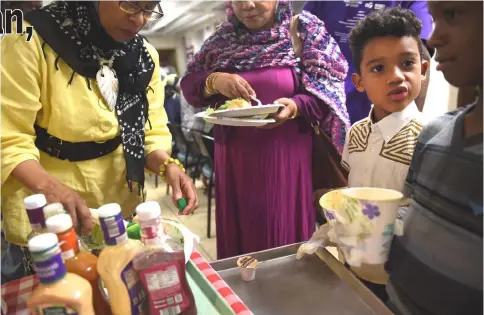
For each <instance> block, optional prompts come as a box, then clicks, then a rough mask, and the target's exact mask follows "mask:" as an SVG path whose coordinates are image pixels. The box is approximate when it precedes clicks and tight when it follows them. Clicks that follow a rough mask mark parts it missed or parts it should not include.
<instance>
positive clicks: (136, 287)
mask: <svg viewBox="0 0 484 315" xmlns="http://www.w3.org/2000/svg"><path fill="white" fill-rule="evenodd" d="M121 279H123V282H124V284H125V285H126V288H127V289H128V294H129V298H130V300H131V314H132V315H140V314H143V304H144V302H145V300H146V294H145V291H144V289H143V284H142V283H141V282H140V280H139V278H138V274H137V273H136V271H135V270H134V269H133V264H132V263H129V264H128V265H127V266H126V267H125V268H124V269H123V271H122V272H121Z"/></svg>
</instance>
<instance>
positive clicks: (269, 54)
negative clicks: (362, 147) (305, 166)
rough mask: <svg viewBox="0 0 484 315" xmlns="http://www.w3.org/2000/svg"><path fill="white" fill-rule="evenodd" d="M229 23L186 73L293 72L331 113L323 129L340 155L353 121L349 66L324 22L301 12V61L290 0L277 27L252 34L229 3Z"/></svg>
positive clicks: (278, 14)
mask: <svg viewBox="0 0 484 315" xmlns="http://www.w3.org/2000/svg"><path fill="white" fill-rule="evenodd" d="M226 5H227V16H228V20H227V21H226V22H224V23H222V24H221V25H220V26H219V27H218V28H217V30H216V31H215V33H214V34H213V35H212V36H210V37H209V38H208V39H207V40H206V41H205V42H204V44H203V45H202V48H201V49H200V51H199V52H197V53H196V54H195V56H194V57H193V59H192V61H191V62H190V63H189V64H188V70H187V74H189V73H192V72H198V71H210V70H215V69H218V70H220V69H237V70H238V71H250V70H252V69H257V68H266V67H294V69H295V70H296V73H297V74H298V76H299V78H300V81H301V82H302V88H303V89H304V90H305V91H306V92H308V93H310V94H312V95H315V96H316V97H318V98H319V99H320V100H322V101H323V102H324V103H325V104H327V105H328V106H329V108H330V114H329V115H328V116H327V117H326V118H325V119H324V121H322V122H318V121H310V122H311V123H312V124H320V125H321V127H322V128H323V130H324V131H325V132H326V133H327V134H328V135H330V136H331V139H332V142H333V144H334V146H335V147H336V148H337V149H338V151H339V152H340V153H341V152H342V149H343V145H344V139H345V136H346V131H347V130H348V129H349V127H350V120H349V116H348V112H347V110H346V105H345V104H346V95H345V89H344V82H345V78H346V74H347V72H348V63H347V62H346V59H345V57H344V56H343V54H342V53H341V51H340V49H339V46H338V44H337V42H336V41H335V40H334V39H333V38H332V37H331V35H330V34H329V33H328V31H327V30H326V28H325V27H324V23H323V22H322V21H321V20H319V19H318V18H317V17H316V16H314V15H312V14H311V13H309V12H307V11H303V12H302V13H301V14H300V16H299V33H300V34H299V37H300V39H301V41H302V44H303V51H302V56H301V60H300V59H299V58H296V57H295V55H294V49H293V47H292V43H291V35H290V33H289V26H290V23H291V17H292V15H293V10H292V5H291V2H290V1H282V0H280V1H278V3H277V9H276V19H275V25H274V28H272V29H270V30H264V31H259V32H249V31H248V30H246V29H245V28H244V27H243V26H242V24H241V22H239V21H238V20H237V18H236V16H235V13H234V11H233V9H232V5H231V2H228V3H226Z"/></svg>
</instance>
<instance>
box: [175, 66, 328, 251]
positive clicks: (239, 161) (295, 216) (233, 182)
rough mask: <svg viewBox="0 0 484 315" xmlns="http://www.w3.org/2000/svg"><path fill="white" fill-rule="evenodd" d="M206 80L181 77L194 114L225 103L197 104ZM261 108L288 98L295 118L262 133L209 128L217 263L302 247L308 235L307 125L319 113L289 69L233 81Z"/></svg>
mask: <svg viewBox="0 0 484 315" xmlns="http://www.w3.org/2000/svg"><path fill="white" fill-rule="evenodd" d="M209 74H210V72H196V73H192V74H189V75H188V76H186V77H185V78H184V79H183V80H182V82H181V86H182V89H183V93H184V96H185V97H186V99H187V101H188V103H190V104H191V105H192V106H194V107H200V106H207V105H213V104H214V103H219V104H221V103H223V102H224V101H225V99H224V98H222V97H221V96H218V97H213V98H211V99H209V100H206V99H204V98H203V96H202V95H203V89H204V86H205V79H206V77H207V76H208V75H209ZM238 74H239V75H241V76H242V77H243V78H244V79H246V80H247V81H248V82H249V84H250V85H251V86H252V88H253V89H254V90H255V92H256V94H257V97H258V98H259V99H260V100H261V102H262V103H263V104H271V103H273V102H274V101H275V100H277V99H278V98H282V97H286V98H292V99H293V100H294V101H295V102H296V104H297V105H298V107H299V110H300V112H301V116H300V117H298V118H296V119H293V120H288V121H287V122H286V123H284V124H283V125H282V126H279V127H276V128H274V129H270V130H265V129H260V128H254V127H226V126H215V127H214V128H215V129H214V136H215V174H216V175H215V189H216V192H215V200H216V210H215V211H216V225H217V257H218V259H222V258H226V257H231V256H236V255H241V254H245V253H250V252H255V251H260V250H265V249H269V248H273V247H277V246H283V245H287V244H292V243H296V242H301V241H305V240H307V239H308V238H309V237H310V236H311V235H312V233H313V231H314V230H315V210H314V208H313V202H312V187H311V180H312V178H311V150H312V142H311V137H312V135H311V130H312V129H311V125H310V123H309V121H308V120H307V119H306V118H309V117H311V118H309V119H322V117H321V116H322V115H324V112H325V111H326V109H325V108H326V106H325V105H324V104H322V102H321V101H319V100H318V99H317V98H316V97H314V96H310V95H306V94H298V93H297V90H299V82H298V80H297V79H296V78H297V77H296V74H295V72H294V71H293V70H292V69H291V68H271V69H268V68H266V69H255V70H252V71H248V72H242V73H238Z"/></svg>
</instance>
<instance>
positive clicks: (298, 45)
mask: <svg viewBox="0 0 484 315" xmlns="http://www.w3.org/2000/svg"><path fill="white" fill-rule="evenodd" d="M298 27H299V14H297V15H295V16H293V17H292V19H291V24H290V25H289V33H290V34H291V43H292V48H293V49H294V54H295V55H296V57H297V58H299V57H301V54H302V41H301V38H299V33H298Z"/></svg>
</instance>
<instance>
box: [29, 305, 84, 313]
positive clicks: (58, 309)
mask: <svg viewBox="0 0 484 315" xmlns="http://www.w3.org/2000/svg"><path fill="white" fill-rule="evenodd" d="M35 313H36V315H78V313H77V312H76V311H75V310H74V309H72V308H70V307H67V306H65V305H45V306H38V307H37V308H36V310H35Z"/></svg>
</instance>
